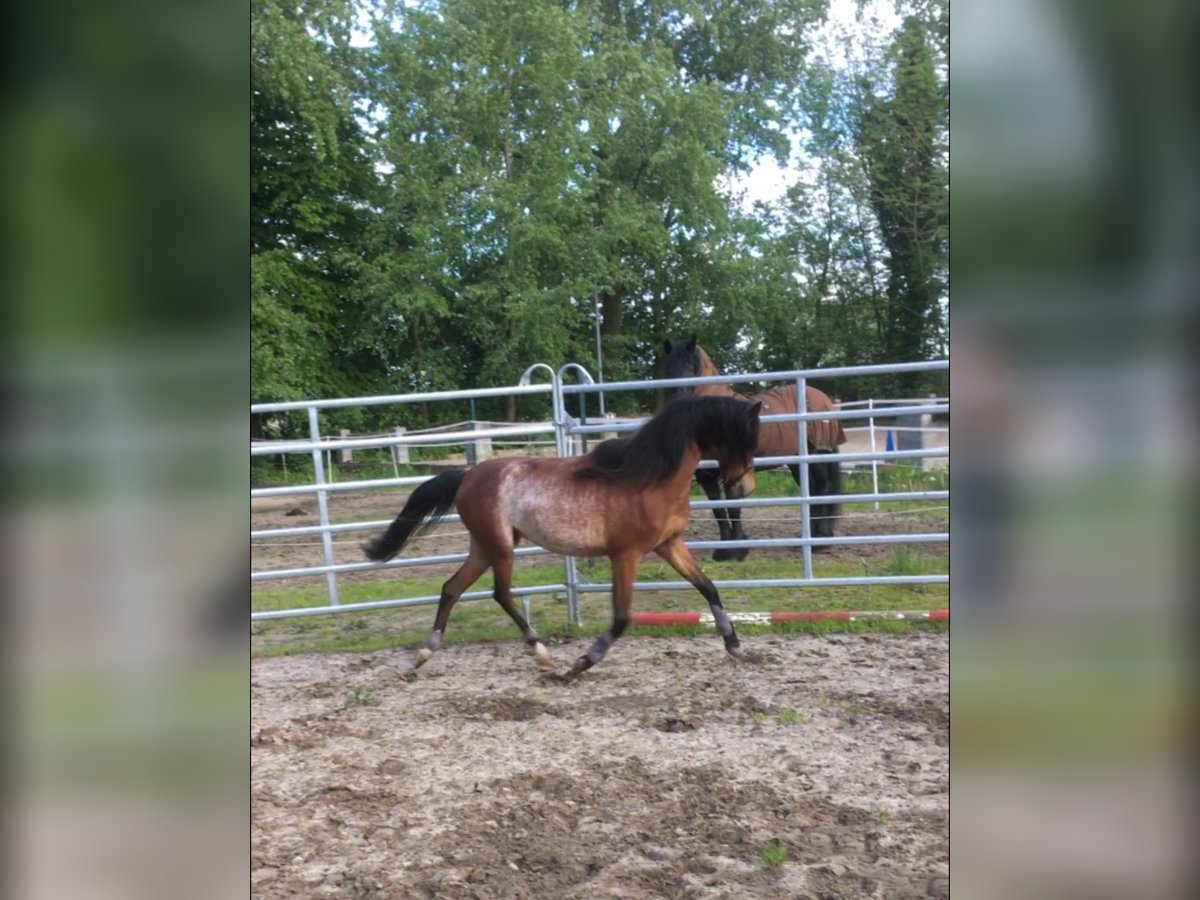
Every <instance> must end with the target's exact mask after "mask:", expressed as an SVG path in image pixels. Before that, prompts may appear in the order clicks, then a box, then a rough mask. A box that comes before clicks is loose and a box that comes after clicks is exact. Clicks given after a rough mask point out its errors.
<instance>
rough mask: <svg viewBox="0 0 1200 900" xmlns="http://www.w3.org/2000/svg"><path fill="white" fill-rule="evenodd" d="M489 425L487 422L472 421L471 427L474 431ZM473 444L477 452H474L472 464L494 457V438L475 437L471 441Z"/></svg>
mask: <svg viewBox="0 0 1200 900" xmlns="http://www.w3.org/2000/svg"><path fill="white" fill-rule="evenodd" d="M487 427H488V423H487V422H472V423H471V429H472V430H473V431H483V430H485V429H486V428H487ZM471 446H472V447H474V448H475V452H474V454H473V457H474V459H473V460H472V462H471V465H474V464H475V463H480V462H483V461H484V460H485V459H491V458H492V439H491V438H490V437H480V438H475V440H473V441H472V442H471Z"/></svg>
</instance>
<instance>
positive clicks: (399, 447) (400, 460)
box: [392, 425, 408, 478]
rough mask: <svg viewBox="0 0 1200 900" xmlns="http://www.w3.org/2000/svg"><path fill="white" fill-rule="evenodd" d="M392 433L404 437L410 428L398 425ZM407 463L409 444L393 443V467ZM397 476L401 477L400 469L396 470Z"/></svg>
mask: <svg viewBox="0 0 1200 900" xmlns="http://www.w3.org/2000/svg"><path fill="white" fill-rule="evenodd" d="M392 434H394V435H396V437H403V436H404V435H406V434H408V429H407V428H405V427H404V426H403V425H397V426H396V427H395V428H393V429H392ZM407 465H408V444H392V468H393V469H395V468H396V467H397V466H407ZM396 477H397V478H399V477H400V472H399V470H397V471H396Z"/></svg>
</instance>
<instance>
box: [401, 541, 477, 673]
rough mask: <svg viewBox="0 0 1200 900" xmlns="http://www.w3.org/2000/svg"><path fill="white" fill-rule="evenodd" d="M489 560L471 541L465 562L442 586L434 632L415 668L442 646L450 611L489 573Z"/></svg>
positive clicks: (418, 656) (418, 657) (414, 665)
mask: <svg viewBox="0 0 1200 900" xmlns="http://www.w3.org/2000/svg"><path fill="white" fill-rule="evenodd" d="M487 567H488V560H487V557H486V556H485V555H484V553H483V551H482V550H481V549H480V548H479V547H478V546H477V545H476V543H475V541H474V540H472V541H471V551H470V553H468V554H467V560H466V562H464V563H463V564H462V565H461V566H460V567H459V569H458V571H457V572H455V573H454V574H453V575H451V576H450V578H449V580H448V581H447V582H446V583H445V584H443V585H442V596H441V599H440V600H438V608H437V615H436V616H434V619H433V631H432V632H430V634H429V638H428V639H427V640H426V641H425V646H424V647H422V648H421V649H420V650H418V651H417V657H416V659H415V660H414V661H413V668H414V669H416V668H420V667H421V666H423V665H424V664H425V663H426V662H428V661H429V657H431V656H433V651H434V650H436V649H437V648H438V647H440V646H441V645H442V635H444V634H445V633H446V623H447V622H449V620H450V610H452V609H454V604H455V603H457V602H458V598H459V597H461V596H462V592H463V591H465V590H466V589H467V588H469V587H470V586H471V585H473V584H474V583H475V582H476V581H478V580H479V576H480V575H482V574H483V573H484V572H486V571H487Z"/></svg>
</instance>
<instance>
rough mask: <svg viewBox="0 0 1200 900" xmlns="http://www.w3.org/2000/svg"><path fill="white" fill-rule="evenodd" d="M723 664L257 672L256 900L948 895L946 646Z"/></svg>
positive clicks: (500, 651) (781, 640)
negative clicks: (568, 680) (567, 671)
mask: <svg viewBox="0 0 1200 900" xmlns="http://www.w3.org/2000/svg"><path fill="white" fill-rule="evenodd" d="M743 643H744V645H745V647H746V649H747V650H748V651H750V652H752V653H757V654H758V655H759V656H760V657H761V660H762V661H761V662H760V663H758V664H749V663H737V662H733V661H731V660H730V659H729V658H728V657H727V656H726V655H725V654H724V652H723V651H722V649H721V645H720V641H719V640H718V639H717V638H715V637H710V638H682V637H642V638H639V637H632V638H628V637H627V638H625V639H623V640H621V641H620V642H618V644H617V645H616V646H615V647H614V648H613V650H612V651H611V652H610V653H609V655H608V657H607V658H606V659H605V660H604V661H603V662H602V663H601V664H600V665H599V666H597V667H596V668H595V669H593V670H592V671H590V672H588V673H586V674H585V675H584V676H583V677H582V678H580V679H579V680H578V681H576V682H575V683H572V684H569V685H563V684H558V683H554V682H551V681H547V680H545V679H544V678H542V677H541V676H540V675H539V673H538V672H537V671H536V669H535V667H534V665H533V662H532V660H531V658H530V657H528V656H526V655H523V652H522V651H521V650H520V649H519V647H518V646H516V645H515V644H513V643H500V644H488V645H469V644H467V645H463V644H457V645H455V644H452V645H450V646H448V647H447V648H446V649H444V650H442V651H440V652H439V653H438V654H436V655H435V656H434V658H433V659H432V660H431V661H430V662H429V663H428V664H427V665H426V666H425V667H424V668H422V669H421V670H420V671H419V672H413V671H411V670H410V669H409V653H408V652H406V651H400V650H386V651H380V652H377V653H370V654H342V655H336V654H323V655H303V656H292V657H281V658H270V659H266V658H264V659H256V660H254V661H253V663H252V731H251V734H252V744H253V746H252V750H251V755H252V764H253V775H252V782H253V800H252V878H253V883H254V894H255V896H258V897H263V898H274V897H296V896H317V897H321V896H330V897H397V898H399V897H405V898H407V897H438V898H443V897H445V898H459V897H462V898H492V897H496V898H499V897H516V898H532V897H538V898H558V897H561V898H592V897H795V898H848V897H863V898H905V897H926V896H935V897H936V896H944V895H946V894H947V893H948V887H947V884H948V882H947V875H948V866H949V843H948V827H949V826H948V809H949V806H948V804H949V798H948V794H947V788H948V774H949V773H948V746H947V745H948V726H949V715H948V709H949V696H948V651H949V636H948V634H946V633H945V632H936V633H935V632H926V631H916V632H912V633H906V634H896V635H891V634H841V635H831V636H824V637H814V636H809V635H787V636H782V635H781V636H773V635H757V636H750V637H745V638H744V639H743ZM550 649H551V653H552V654H553V656H554V657H555V660H556V662H557V663H558V664H559V665H560V667H563V668H565V667H566V666H567V665H568V664H569V663H570V661H572V660H573V659H574V658H575V656H577V655H578V654H579V653H580V652H582V651H583V650H584V649H585V646H584V644H583V643H582V642H580V641H575V642H567V643H564V644H558V645H555V646H551V648H550ZM770 842H776V843H774V844H771V843H770Z"/></svg>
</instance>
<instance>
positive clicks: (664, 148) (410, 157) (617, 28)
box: [251, 0, 945, 417]
mask: <svg viewBox="0 0 1200 900" xmlns="http://www.w3.org/2000/svg"><path fill="white" fill-rule="evenodd" d="M937 7H938V3H937V2H936V0H934V2H933V3H932V5H931V6H930V7H929V8H930V9H931V10H934V12H936V8H937ZM825 13H826V4H825V2H824V0H742V2H739V3H729V2H727V0H690V2H683V3H672V4H663V3H661V2H656V0H424V2H416V3H414V2H396V0H377V2H375V3H373V4H367V5H363V4H357V5H356V4H355V3H353V2H350V0H302V2H296V3H291V4H281V3H279V2H278V0H254V3H253V43H252V51H253V58H252V69H251V71H252V91H253V97H252V107H251V112H252V128H253V142H254V143H253V149H252V160H251V164H252V191H253V195H252V211H253V221H252V223H251V253H252V256H253V265H252V285H251V304H252V342H253V347H252V352H253V378H254V381H253V389H254V397H255V399H260V400H268V399H271V400H274V399H292V398H298V397H313V396H330V395H342V396H346V395H362V394H372V393H384V392H389V393H394V392H407V391H420V390H436V389H446V388H461V387H469V386H477V385H497V384H504V383H513V382H514V381H515V379H516V377H517V375H518V374H519V373H520V372H521V371H523V370H524V369H525V368H526V367H527V366H528V365H530V364H531V363H533V362H548V363H550V364H551V365H553V366H555V367H557V366H559V365H561V364H562V363H564V362H567V361H579V362H581V363H583V364H584V365H585V367H587V368H588V369H590V370H591V371H593V373H595V371H596V368H597V366H596V359H595V349H594V339H593V329H594V327H595V325H596V324H597V313H598V323H599V326H600V330H601V332H602V340H603V365H604V375H605V378H606V379H607V380H615V379H618V378H627V377H646V376H649V375H651V374H653V373H655V372H656V371H659V370H657V369H656V365H657V363H658V360H657V359H656V353H657V352H658V348H660V347H661V345H662V340H663V338H666V337H677V336H679V335H681V334H684V333H690V332H694V333H696V334H698V335H700V336H701V339H702V340H703V341H704V343H705V344H706V346H708V347H710V349H711V350H712V351H713V353H714V355H715V356H718V357H719V358H720V361H721V364H722V365H723V366H724V367H725V368H727V369H731V370H733V369H739V368H741V369H750V370H752V369H754V368H764V367H765V368H776V369H779V368H792V367H795V366H797V365H803V366H817V365H823V364H830V363H845V362H875V361H880V360H882V359H887V358H889V355H891V356H895V354H903V358H923V357H924V356H928V355H930V354H932V353H935V352H938V351H939V347H938V345H937V337H938V335H939V334H940V332H939V331H938V330H937V329H938V328H939V327H940V319H939V318H938V314H937V310H940V309H941V305H940V304H941V303H942V301H943V299H944V294H945V285H944V268H945V266H944V244H945V238H944V216H943V217H942V218H941V219H939V218H938V217H939V215H940V212H939V210H941V209H942V206H940V205H939V204H941V203H942V202H943V200H944V197H943V196H942V195H940V194H939V193H938V190H939V189H940V190H943V191H944V150H940V151H939V149H938V145H937V141H938V140H939V139H940V137H939V135H940V131H939V129H941V127H942V120H941V119H938V118H937V116H938V115H941V116H943V117H944V109H943V108H942V107H944V105H945V98H944V95H943V94H939V93H938V91H939V90H940V89H941V83H942V82H940V81H939V77H938V71H937V66H936V64H934V63H932V62H931V60H933V58H934V56H935V55H936V54H935V53H934V52H933V51H930V50H929V46H928V45H929V40H930V35H931V34H934V33H935V31H934V30H931V27H930V26H929V25H928V23H930V22H934V21H935V20H936V15H934V14H933V13H929V14H927V15H925V16H924V18H922V17H920V16H917V15H915V14H914V16H913V21H914V22H916V23H917V24H916V25H914V26H912V27H911V28H910V27H909V26H908V25H907V24H906V25H905V27H904V28H902V29H901V30H900V31H899V32H898V33H897V36H896V39H895V41H894V46H892V48H891V49H890V50H888V55H886V56H881V57H880V59H879V61H878V65H876V66H875V67H874V68H873V69H872V70H871V72H870V73H868V74H870V75H871V76H872V78H871V79H870V80H869V81H868V82H857V83H852V82H851V81H849V80H848V79H847V78H846V76H845V75H844V73H838V72H836V71H833V70H831V69H829V68H828V67H825V66H823V65H822V64H821V63H820V62H819V61H816V60H814V58H813V55H812V52H811V50H812V47H811V44H812V40H813V35H814V34H816V31H815V29H816V28H817V27H818V26H819V25H820V24H821V23H822V21H823V19H824V16H825ZM364 15H365V16H366V18H367V19H369V21H370V22H371V28H372V33H371V35H370V36H369V37H370V39H369V40H367V39H359V40H352V36H353V34H354V28H355V23H356V21H362V20H363V19H362V17H363V16H364ZM931 16H932V18H931ZM364 37H365V36H364ZM934 43H935V44H936V42H934ZM939 104H940V105H939ZM931 115H932V116H933V119H930V118H929V116H931ZM930 122H932V125H931V124H930ZM800 127H803V128H804V129H805V131H803V132H800V133H802V134H807V135H809V137H808V138H807V142H806V144H805V146H804V147H802V148H801V149H803V150H804V151H805V152H806V153H807V154H808V157H809V158H810V159H815V160H817V161H818V163H817V164H816V165H814V166H812V167H811V171H810V176H811V177H809V178H808V179H806V181H805V182H804V183H803V184H802V185H801V186H800V187H799V188H798V189H797V190H796V191H794V192H793V193H792V195H791V196H790V198H789V200H788V202H786V203H784V204H782V205H778V206H773V207H772V206H759V207H757V208H754V209H747V208H746V207H745V206H744V205H743V204H742V203H740V202H739V198H738V197H737V196H736V194H735V192H734V190H733V188H732V187H731V186H732V185H734V184H736V180H737V178H738V177H739V176H741V175H744V174H745V173H746V172H748V171H749V170H750V168H751V166H752V165H753V164H754V163H755V161H756V160H759V159H761V158H763V157H764V156H770V157H774V158H776V159H778V160H779V161H780V162H781V163H785V162H787V161H788V160H789V158H791V154H792V153H793V150H794V149H795V148H794V147H793V142H794V136H795V135H796V134H797V128H800ZM931 128H932V131H931V130H930V129H931ZM901 134H903V135H904V138H903V140H898V139H897V136H898V135H901ZM929 141H932V143H929ZM930 147H932V148H933V149H932V150H930V149H929V148H930ZM939 178H942V179H943V180H942V181H941V182H939ZM916 207H920V208H919V209H917V208H916ZM938 229H941V230H940V231H939V230H938ZM933 232H937V235H938V236H937V237H936V238H934V237H931V235H932V234H933ZM939 241H940V243H939ZM913 354H920V355H913ZM622 402H628V403H631V404H632V403H635V402H642V401H641V400H638V399H637V398H625V399H624V401H623V400H622V398H613V399H611V400H610V401H609V406H610V408H612V406H613V404H614V403H616V404H617V405H618V406H619V405H620V404H621V403H622ZM517 412H518V408H517V406H516V404H515V403H514V402H511V401H510V402H509V403H507V404H503V403H499V404H495V405H494V407H493V406H488V405H485V408H484V409H481V410H480V415H484V414H492V415H507V416H511V415H514V414H515V413H517ZM389 414H390V415H395V413H394V412H391V413H389ZM408 414H410V415H412V416H415V417H419V416H420V414H421V411H420V410H419V409H417V410H410V411H408Z"/></svg>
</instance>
